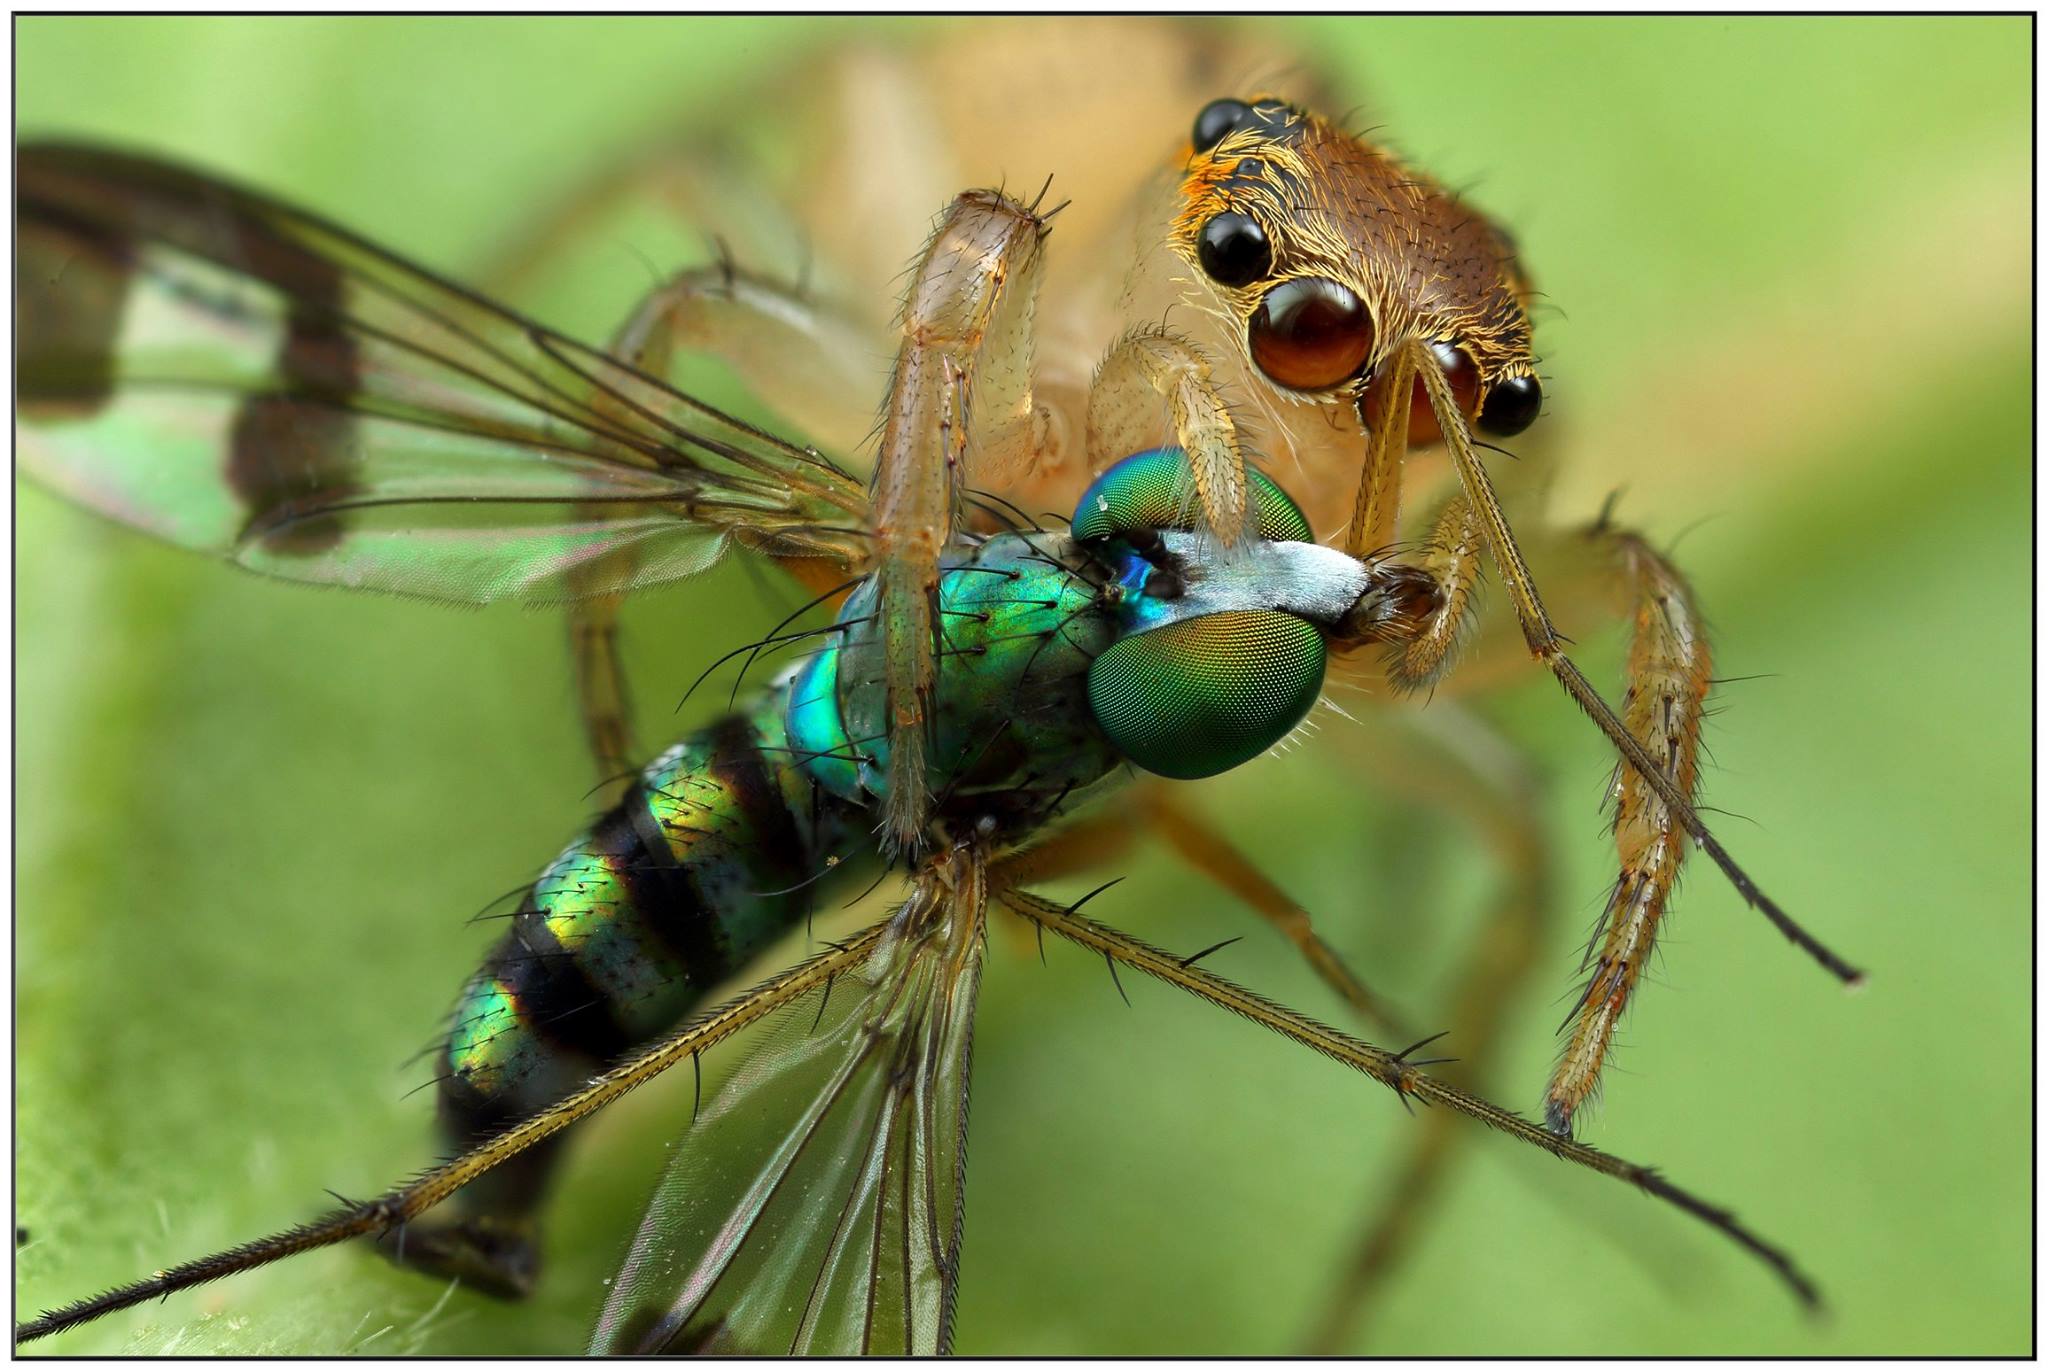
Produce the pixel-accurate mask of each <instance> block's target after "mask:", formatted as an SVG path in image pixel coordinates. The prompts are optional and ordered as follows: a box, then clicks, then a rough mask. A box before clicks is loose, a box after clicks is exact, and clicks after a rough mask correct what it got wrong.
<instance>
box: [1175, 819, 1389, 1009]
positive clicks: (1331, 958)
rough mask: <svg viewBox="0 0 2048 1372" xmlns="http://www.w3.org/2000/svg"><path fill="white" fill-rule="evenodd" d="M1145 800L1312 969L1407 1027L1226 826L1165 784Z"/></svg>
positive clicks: (1193, 856) (1184, 847) (1195, 861)
mask: <svg viewBox="0 0 2048 1372" xmlns="http://www.w3.org/2000/svg"><path fill="white" fill-rule="evenodd" d="M1142 806H1143V813H1144V814H1145V815H1146V816H1147V817H1149V818H1150V819H1151V821H1152V822H1153V824H1154V826H1155V827H1156V828H1157V830H1158V832H1159V836H1160V838H1162V839H1164V840H1165V841H1166V843H1167V844H1168V846H1170V847H1171V848H1172V849H1173V851H1174V853H1175V854H1176V855H1177V856H1178V857H1179V858H1180V859H1181V861H1183V862H1185V863H1186V864H1187V865H1188V866H1189V867H1191V868H1193V869H1194V870H1195V871H1197V872H1199V873H1200V874H1201V875H1203V876H1205V877H1207V878H1208V879H1209V880H1210V881H1213V882H1215V883H1216V885H1218V886H1220V887H1222V888H1223V889H1224V890H1225V891H1228V892H1229V893H1230V894H1231V895H1233V896H1236V897H1237V898H1238V899H1239V900H1241V901H1243V902H1244V903H1245V904H1246V905H1249V906H1250V907H1251V908H1252V909H1253V911H1255V912H1256V913H1257V914H1258V915H1259V917H1260V918H1262V919H1264V920H1265V921H1266V922H1267V923H1268V924H1270V925H1272V926H1273V927H1274V928H1275V929H1276V930H1278V931H1279V933H1280V935H1281V937H1283V938H1285V939H1286V940H1287V941H1288V942H1289V943H1292V944H1293V945H1294V946H1295V948H1296V950H1298V951H1299V952H1300V953H1301V956H1302V958H1303V959H1304V960H1305V961H1306V962H1307V963H1308V965H1309V970H1311V971H1313V972H1314V973H1315V974H1316V976H1317V977H1318V978H1320V979H1321V981H1322V982H1323V984H1324V985H1325V986H1328V987H1329V988H1330V989H1331V990H1332V991H1335V992H1336V993H1337V995H1338V996H1339V997H1340V998H1341V999H1342V1000H1343V1001H1344V1003H1345V1004H1346V1005H1348V1006H1350V1007H1351V1008H1352V1009H1353V1010H1354V1011H1356V1012H1357V1013H1358V1014H1359V1015H1360V1016H1361V1017H1363V1018H1364V1020H1365V1021H1366V1023H1368V1024H1370V1025H1372V1026H1373V1027H1374V1028H1375V1029H1376V1030H1379V1031H1381V1032H1384V1033H1387V1034H1392V1035H1396V1036H1398V1035H1400V1034H1403V1033H1405V1032H1407V1025H1406V1023H1405V1022H1404V1020H1403V1018H1402V1015H1401V1013H1400V1012H1399V1011H1398V1010H1396V1009H1395V1008H1394V1007H1393V1006H1392V1005H1390V1004H1389V1003H1388V1002H1387V999H1386V997H1384V996H1382V995H1380V994H1379V993H1378V992H1377V991H1374V990H1373V989H1372V988H1371V987H1369V986H1367V985H1366V983H1365V981H1364V979H1363V978H1362V977H1360V976H1359V975H1358V973H1356V972H1354V971H1352V970H1351V967H1350V965H1349V964H1348V963H1346V962H1345V961H1344V959H1343V957H1342V956H1340V955H1339V954H1338V952H1337V950H1336V949H1334V948H1332V947H1331V946H1330V945H1329V944H1328V943H1327V942H1325V941H1324V939H1323V936H1322V935H1321V934H1318V933H1317V932H1316V927H1315V923H1314V921H1313V920H1312V919H1311V918H1310V917H1309V913H1308V911H1306V910H1304V909H1302V908H1301V906H1300V905H1298V904H1296V903H1295V902H1294V901H1293V900H1291V899H1289V897H1288V895H1287V893H1286V892H1285V891H1283V890H1281V889H1280V887H1279V886H1278V885H1277V884H1276V883H1275V882H1274V881H1273V879H1272V878H1271V877H1269V876H1267V875H1266V874H1265V873H1264V872H1262V871H1260V870H1259V868H1258V866H1257V864H1255V863H1254V862H1253V861H1252V860H1251V859H1250V858H1249V857H1246V856H1245V854H1244V853H1243V851H1242V850H1240V849H1239V848H1238V846H1237V845H1236V844H1235V843H1233V842H1231V840H1230V838H1229V837H1228V835H1226V834H1225V833H1224V832H1223V831H1222V830H1221V829H1220V828H1218V827H1217V826H1216V825H1214V824H1211V823H1210V822H1209V821H1208V820H1206V819H1204V818H1203V817H1202V816H1201V815H1200V814H1198V813H1196V812H1195V811H1194V810H1193V809H1191V808H1190V807H1188V806H1187V805H1186V804H1185V803H1183V802H1182V801H1181V800H1180V799H1179V798H1178V797H1177V796H1175V795H1174V794H1173V793H1172V792H1171V791H1170V790H1169V789H1168V788H1167V787H1166V786H1165V785H1158V784H1155V785H1152V786H1148V787H1147V788H1146V791H1145V795H1144V797H1143V800H1142Z"/></svg>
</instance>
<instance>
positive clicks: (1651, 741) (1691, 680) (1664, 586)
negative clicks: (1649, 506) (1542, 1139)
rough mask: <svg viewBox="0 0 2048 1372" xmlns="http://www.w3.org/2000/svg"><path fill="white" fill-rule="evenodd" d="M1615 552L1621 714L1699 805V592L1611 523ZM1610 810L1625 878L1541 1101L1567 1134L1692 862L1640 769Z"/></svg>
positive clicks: (1624, 769)
mask: <svg viewBox="0 0 2048 1372" xmlns="http://www.w3.org/2000/svg"><path fill="white" fill-rule="evenodd" d="M1586 536H1587V538H1588V539H1589V540H1591V541H1592V542H1593V543H1595V545H1596V546H1597V547H1598V548H1599V550H1600V551H1601V552H1603V553H1604V554H1605V555H1606V560H1607V561H1608V563H1609V566H1610V569H1611V575H1612V576H1613V577H1614V578H1615V581H1616V582H1617V583H1618V584H1619V585H1620V587H1621V588H1622V590H1623V592H1624V594H1625V596H1626V598H1627V602H1628V608H1629V613H1630V614H1631V617H1632V620H1633V628H1632V635H1631V638H1630V640H1629V652H1628V692H1627V695H1626V696H1625V697H1624V699H1623V702H1622V716H1623V719H1624V722H1625V723H1626V724H1627V725H1628V729H1629V732H1630V733H1632V734H1634V735H1635V736H1636V737H1637V738H1638V739H1640V740H1641V741H1642V744H1643V747H1644V749H1645V750H1646V751H1647V752H1648V753H1649V754H1650V756H1651V758H1652V759H1653V760H1655V761H1656V762H1658V763H1660V764H1661V765H1662V767H1663V769H1664V774H1665V775H1666V776H1667V777H1668V778H1670V780H1671V782H1672V783H1673V784H1674V785H1675V786H1676V787H1677V788H1678V789H1679V791H1680V793H1681V794H1683V795H1684V796H1685V797H1686V798H1687V799H1688V800H1690V799H1691V798H1692V797H1693V795H1694V792H1695V790H1696V788H1697V786H1698V784H1699V752H1700V727H1701V725H1702V723H1703V722H1704V721H1705V718H1706V700H1707V692H1708V690H1709V689H1710V688H1711V686H1712V684H1713V681H1712V677H1713V655H1712V652H1711V650H1710V649H1709V647H1708V644H1707V635H1706V628H1705V625H1704V624H1703V623H1702V622H1701V619H1700V612H1699V606H1698V605H1697V604H1696V603H1695V601H1694V599H1693V594H1692V589H1691V587H1689V586H1687V585H1686V583H1685V578H1684V577H1682V576H1680V575H1679V573H1678V571H1677V569H1676V568H1674V567H1673V566H1672V565H1671V564H1670V563H1669V562H1668V561H1666V560H1665V559H1664V558H1663V557H1662V556H1661V555H1659V554H1658V553H1657V552H1656V551H1655V550H1654V549H1652V548H1651V547H1650V545H1649V544H1648V543H1646V542H1645V541H1644V540H1643V538H1642V537H1641V536H1640V535H1638V534H1634V533H1630V532H1627V531H1624V530H1619V529H1613V528H1609V527H1607V526H1606V525H1605V524H1604V523H1603V524H1601V525H1597V526H1595V527H1594V528H1593V529H1591V530H1589V531H1588V533H1587V535H1586ZM1610 799H1611V803H1612V805H1613V807H1614V845H1615V849H1616V854H1617V856H1618V857H1619V859H1620V873H1619V875H1618V876H1617V877H1616V878H1615V883H1614V889H1613V891H1612V892H1611V893H1609V895H1608V898H1607V906H1606V909H1605V911H1604V912H1603V913H1602V915H1601V924H1602V926H1603V929H1604V937H1602V936H1601V934H1600V933H1597V932H1596V934H1595V937H1596V939H1598V940H1599V942H1600V949H1599V952H1598V954H1597V955H1595V954H1593V953H1592V950H1591V946H1590V945H1589V946H1588V963H1589V966H1590V971H1591V975H1590V976H1589V977H1588V978H1587V981H1586V989H1585V991H1584V992H1583V993H1582V994H1581V996H1580V998H1579V1002H1578V1008H1577V1010H1576V1012H1575V1013H1574V1018H1573V1020H1572V1028H1571V1035H1570V1037H1569V1038H1568V1039H1567V1040H1566V1043H1565V1050H1564V1055H1563V1057H1562V1058H1561V1059H1560V1060H1559V1062H1558V1065H1557V1070H1556V1071H1555V1072H1554V1073H1553V1074H1552V1076H1551V1079H1550V1088H1549V1090H1547V1091H1546V1092H1545V1093H1544V1097H1543V1118H1544V1122H1545V1123H1546V1124H1548V1125H1549V1126H1550V1127H1551V1129H1553V1130H1555V1131H1556V1132H1558V1133H1560V1134H1568V1133H1570V1132H1571V1127H1572V1117H1573V1116H1574V1114H1576V1113H1577V1111H1578V1109H1579V1107H1580V1106H1581V1105H1583V1104H1585V1102H1586V1100H1587V1099H1588V1098H1589V1097H1590V1096H1591V1095H1592V1094H1593V1092H1594V1090H1595V1088H1596V1087H1597V1086H1598V1084H1599V1080H1600V1068H1601V1065H1602V1064H1603V1063H1604V1062H1605V1061H1606V1058H1607V1050H1608V1047H1609V1045H1610V1044H1611V1043H1612V1042H1613V1040H1614V1031H1615V1028H1616V1026H1617V1025H1618V1024H1619V1023H1620V1021H1621V1015H1622V1012H1623V1011H1624V1010H1625V1009H1626V1008H1627V1007H1628V1000H1629V997H1630V995H1632V994H1633V993H1634V991H1635V987H1636V984H1637V982H1638V981H1640V980H1641V978H1642V974H1643V968H1644V966H1645V965H1646V964H1647V962H1648V959H1649V955H1650V949H1651V947H1652V945H1653V944H1654V942H1655V940H1656V937H1657V926H1658V924H1659V923H1660V922H1662V920H1663V917H1664V912H1665V909H1666V907H1667V905H1668V904H1669V901H1670V899H1671V892H1672V890H1673V888H1675V887H1676V886H1677V884H1678V876H1679V871H1680V869H1681V867H1682V866H1683V864H1684V862H1685V853H1686V846H1687V844H1686V837H1687V836H1686V831H1685V826H1684V824H1683V823H1682V822H1681V821H1680V819H1679V817H1678V816H1677V815H1676V814H1674V813H1673V811H1672V808H1671V807H1670V806H1669V805H1668V804H1666V803H1665V801H1664V799H1663V798H1662V797H1661V796H1660V795H1659V794H1658V793H1657V791H1656V790H1655V789H1654V788H1652V787H1651V786H1650V785H1649V784H1648V783H1647V782H1646V781H1645V780H1644V778H1643V776H1642V775H1641V773H1639V772H1637V771H1636V769H1635V768H1633V767H1630V766H1628V765H1626V764H1621V765H1619V766H1617V767H1616V768H1615V775H1614V781H1613V784H1612V793H1611V797H1610Z"/></svg>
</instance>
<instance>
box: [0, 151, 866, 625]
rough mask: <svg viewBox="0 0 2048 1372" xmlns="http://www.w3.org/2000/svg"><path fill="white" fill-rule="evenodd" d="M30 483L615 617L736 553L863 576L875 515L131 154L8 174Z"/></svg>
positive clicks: (290, 569)
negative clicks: (648, 592)
mask: <svg viewBox="0 0 2048 1372" xmlns="http://www.w3.org/2000/svg"><path fill="white" fill-rule="evenodd" d="M16 190H17V216H18V218H17V227H18V234H17V251H16V268H15V271H16V278H15V287H16V302H17V303H16V351H17V371H16V388H17V398H18V402H19V407H18V415H19V435H20V444H19V451H20V454H21V460H22V465H23V468H24V470H26V471H27V472H28V473H29V474H31V475H33V476H34V477H36V478H37V479H38V480H40V481H42V482H44V483H45V484H47V485H49V486H52V487H53V488H55V489H56V490H58V491H59V492H60V493H62V494H64V495H66V496H68V497H70V498H71V499H74V500H76V501H78V502H79V503H81V504H84V505H86V506H88V507H89V508H92V509H94V510H97V511H99V512H100V513H102V514H105V515H108V516H110V517H112V518H114V519H117V520H120V521H122V522H123V523H127V524H130V525H133V526H135V527H138V528H141V529H143V530H145V531H147V532H150V533H153V534H155V535H157V536H158V537H161V538H164V539H166V540H168V541H170V542H173V543H177V544H180V545H182V546H185V547H189V548H195V549H200V550H203V551H209V552H214V553H218V554H222V555H225V556H229V557H232V558H233V559H234V560H236V561H238V562H240V563H242V564H243V565H245V566H248V567H251V568H253V569H255V570H259V571H263V572H267V573H270V574H273V575H277V576H283V577H288V578H291V579H294V580H301V581H315V582H323V583H328V584H334V585H344V586H354V587H361V588H365V589H374V590H382V591H395V592H400V593H403V594H408V595H416V596H424V597H428V598H432V599H438V600H452V601H458V602H465V603H482V602H486V601H493V600H503V599H512V600H520V601H526V602H547V601H554V600H563V599H571V598H575V597H579V596H587V595H600V594H613V593H617V592H620V591H624V590H627V589H630V588H631V587H633V586H639V585H647V584H652V583H656V582H661V581H668V580H673V579H675V578H678V577H682V576H687V575H690V574H691V573H694V572H697V571H701V570H703V569H704V568H705V567H707V566H709V565H710V564H711V563H712V562H714V561H716V560H717V558H718V557H719V555H720V554H721V553H722V552H723V550H724V549H725V548H726V547H727V546H728V545H729V544H731V543H733V542H739V543H742V544H744V545H746V546H749V547H752V548H756V549H759V550H763V551H767V552H770V553H775V554H778V555H785V556H821V557H826V558H829V559H832V560H834V561H835V562H837V563H839V564H841V565H843V566H845V567H847V568H849V569H858V568H860V567H862V566H863V565H864V564H865V561H866V559H867V557H868V555H869V554H868V545H867V539H866V535H865V532H864V531H865V528H866V524H867V495H866V491H865V489H864V488H863V486H862V485H861V483H860V482H858V481H856V480H854V479H853V478H851V477H849V476H848V475H847V474H846V473H844V472H843V471H841V470H840V469H839V468H838V467H836V466H835V465H834V464H833V463H832V462H830V461H829V460H827V459H826V458H824V457H822V456H821V455H819V454H818V453H816V452H814V451H812V450H810V449H807V448H802V447H798V446H795V445H793V444H789V443H786V442H783V441H782V440H780V439H777V438H775V437H774V436H772V435H770V434H767V433H765V432H763V431H761V430H760V429H757V428H755V427H754V426H752V425H749V424H746V423H744V422H742V421H740V420H737V419H734V418H732V417H730V416H728V415H725V414H722V413H720V412H719V411H717V410H715V409H712V408H711V407H709V406H707V405H704V404H702V403H701V402H699V401H696V400H694V399H692V398H691V397H689V396H687V395H684V394H682V393H680V392H678V391H676V390H674V389H673V388H671V387H669V386H667V385H666V384H664V383H663V382H661V381H660V380H657V379H655V378H652V377H648V376H645V375H642V374H641V373H639V372H637V371H634V370H633V369H632V368H630V367H627V366H624V365H623V364H621V363H619V362H617V361H615V360H613V359H612V358H610V357H607V356H606V355H605V354H603V353H601V352H598V351H596V350H594V349H591V348H588V347H586V346H584V345H582V344H579V343H576V342H574V341H573V340H571V339H568V338H565V337H563V336H561V335H559V334H556V333H553V332H551V331H550V330H548V329H546V328H543V327H542V326H540V325H538V324H535V323H532V322H531V321H528V320H525V319H522V318H521V317H519V316H518V315H516V314H513V313H511V312H510V311H508V310H505V309H502V308H500V307H499V306H497V305H494V304H492V303H491V302H490V301H488V300H485V299H483V298H482V297H480V296H478V295H475V294H474V293H472V292H469V291H466V290H464V289H463V288H461V287H459V286H456V285H453V284H451V283H449V282H447V281H444V280H442V279H440V278H439V277H436V276H434V275H433V274H431V273H429V272H426V271H424V270H422V269H420V268H418V267H414V266H411V265H409V264H407V263H406V262H404V261H402V260H400V259H399V258H397V257H394V256H393V255H391V254H390V253H388V252H385V251H384V250H383V249H381V248H378V247H376V246H374V245H372V244H370V243H367V242H365V241H364V240H362V239H360V238H358V237H356V236H355V235H353V234H350V233H348V232H347V231H346V230H343V229H340V228H337V227H336V226H334V225H332V224H330V223H328V222H326V221H325V220H322V219H320V218H318V217H316V216H314V215H311V214H308V213H305V212H303V211H300V210H296V209H293V208H291V207H289V206H287V205H283V204H281V203H279V202H277V201H274V200H271V199H268V198H266V197H264V196H261V195H258V194H255V193H253V192H249V191H245V190H241V189H238V188H236V187H233V186H230V185H227V184H225V183H222V182H220V181H217V180H214V179H212V178H210V177H207V176H204V175H201V174H198V173H195V172H191V171H187V170H185V169H182V168H179V167H176V166H173V165H170V164H167V163H163V162H158V161H154V160H151V159H148V158H144V157H137V156H131V155H128V154H124V153H118V152H111V151H107V150H105V149H99V148H91V147H82V146H71V145H64V144H29V145H26V146H24V147H23V148H22V149H21V151H20V152H19V154H18V156H17V160H16Z"/></svg>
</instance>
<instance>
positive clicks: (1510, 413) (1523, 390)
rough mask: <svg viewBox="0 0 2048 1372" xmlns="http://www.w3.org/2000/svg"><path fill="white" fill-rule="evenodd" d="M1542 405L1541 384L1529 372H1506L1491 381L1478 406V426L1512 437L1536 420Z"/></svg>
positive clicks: (1489, 431) (1503, 436)
mask: <svg viewBox="0 0 2048 1372" xmlns="http://www.w3.org/2000/svg"><path fill="white" fill-rule="evenodd" d="M1542 409H1543V387H1542V386H1541V385H1539V384H1537V381H1536V378H1535V377H1533V376H1510V377H1505V378H1503V379H1502V380H1499V381H1496V382H1494V383H1493V389H1492V390H1490V391H1488V392H1487V393H1486V401H1485V403H1484V404H1482V405H1481V406H1480V407H1479V427H1480V428H1482V429H1484V430H1486V431H1487V432H1488V433H1490V434H1494V435H1497V436H1498V437H1501V438H1513V437H1514V436H1515V435H1516V434H1518V433H1520V432H1521V431H1522V430H1524V429H1526V428H1528V427H1529V426H1530V425H1531V424H1534V423H1535V422H1536V416H1537V415H1538V414H1539V413H1541V411H1542Z"/></svg>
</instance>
